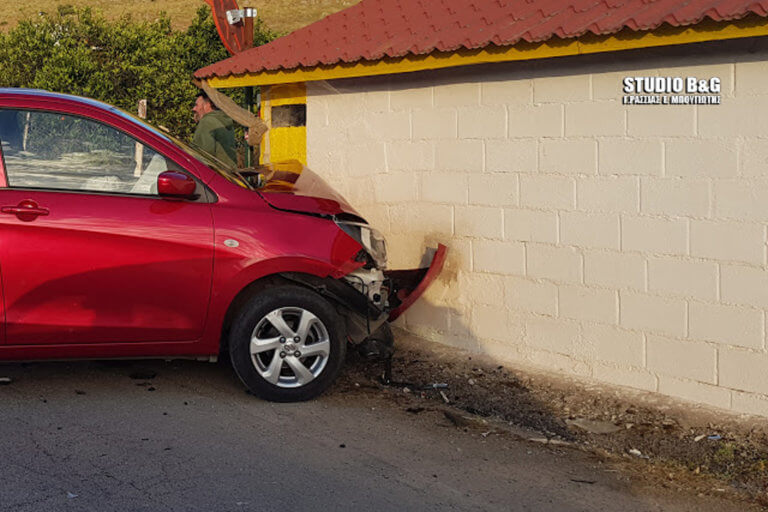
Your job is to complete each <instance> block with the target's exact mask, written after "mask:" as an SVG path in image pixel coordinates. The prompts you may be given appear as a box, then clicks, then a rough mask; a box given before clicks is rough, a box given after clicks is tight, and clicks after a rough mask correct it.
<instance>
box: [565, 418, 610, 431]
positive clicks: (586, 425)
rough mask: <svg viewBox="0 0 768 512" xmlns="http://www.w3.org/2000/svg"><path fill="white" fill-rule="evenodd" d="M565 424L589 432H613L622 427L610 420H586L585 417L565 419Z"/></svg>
mask: <svg viewBox="0 0 768 512" xmlns="http://www.w3.org/2000/svg"><path fill="white" fill-rule="evenodd" d="M565 423H566V424H567V425H572V426H574V427H578V428H580V429H581V430H584V431H585V432H589V433H590V434H613V433H614V432H618V431H619V430H621V429H622V428H621V427H619V426H617V425H615V424H613V423H611V422H610V421H599V420H588V419H586V418H577V419H575V420H565Z"/></svg>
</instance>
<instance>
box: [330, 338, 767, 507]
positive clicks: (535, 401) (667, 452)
mask: <svg viewBox="0 0 768 512" xmlns="http://www.w3.org/2000/svg"><path fill="white" fill-rule="evenodd" d="M403 338H404V337H403V336H398V351H397V353H396V355H395V358H394V365H393V368H394V373H393V380H394V381H395V382H393V384H392V385H390V386H389V387H385V386H382V385H381V384H380V382H379V381H378V375H374V374H377V371H376V370H374V369H373V368H372V365H371V363H367V362H364V361H362V360H360V359H359V358H358V357H355V356H354V355H352V356H350V358H349V361H348V367H347V368H348V370H347V372H346V375H345V376H344V377H343V378H342V379H341V382H340V383H339V385H340V387H341V388H342V389H343V388H347V389H351V388H354V387H357V388H360V387H361V386H362V387H364V388H373V389H378V390H381V391H383V392H385V393H386V394H388V395H389V396H390V397H391V398H392V399H393V400H396V401H397V402H398V404H399V405H401V406H402V407H403V408H404V409H405V410H406V411H407V412H409V413H412V414H419V413H421V411H422V410H425V409H426V410H430V409H443V410H449V411H450V410H453V411H457V410H458V411H463V413H460V414H458V415H457V414H456V412H449V413H447V414H445V417H446V418H447V419H448V420H449V421H450V422H451V423H453V424H454V425H455V426H457V427H458V428H464V429H466V430H476V431H478V432H479V431H481V430H485V431H486V432H490V433H494V432H498V426H499V425H504V426H507V427H509V428H511V429H512V430H514V429H523V431H522V433H520V432H521V431H520V430H517V431H516V432H518V433H517V434H516V435H517V436H519V437H527V439H529V440H531V441H533V442H540V443H544V444H552V445H559V446H571V447H573V448H577V449H582V450H588V451H590V452H592V453H594V454H595V455H596V456H599V457H603V458H605V459H606V460H610V461H611V462H612V463H613V464H615V465H616V466H617V468H619V469H620V470H621V471H623V472H628V473H632V474H633V475H634V478H635V479H640V480H643V481H644V482H645V484H646V485H654V486H661V487H664V488H672V489H675V488H677V489H680V490H683V489H684V490H685V491H686V492H694V493H699V494H703V495H712V496H723V495H728V496H729V498H731V499H740V500H747V501H749V502H752V503H753V504H759V505H762V506H768V421H764V420H762V419H756V418H746V417H744V418H739V417H735V416H728V415H724V414H722V413H718V412H717V411H715V410H712V409H706V408H698V407H694V406H690V405H687V404H683V403H681V402H677V401H674V400H671V399H667V398H665V397H659V396H658V395H653V394H648V393H639V392H632V391H630V390H623V389H619V388H610V387H607V386H599V385H593V384H588V383H585V382H584V381H578V380H571V379H567V378H560V377H558V376H556V375H550V374H544V373H536V372H534V371H525V370H519V369H511V368H508V367H506V366H503V365H498V364H496V363H495V362H494V361H493V360H491V359H490V358H486V357H484V356H477V355H472V354H469V353H466V352H463V351H460V350H457V349H453V348H449V347H442V346H439V345H436V344H431V343H426V342H423V341H421V342H420V341H418V340H414V339H413V338H408V337H405V339H403ZM419 343H421V345H419ZM425 343H426V344H425ZM453 408H455V409H453ZM467 413H468V414H467ZM526 432H527V433H526ZM598 432H600V433H598ZM486 435H487V434H486Z"/></svg>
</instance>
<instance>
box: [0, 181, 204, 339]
mask: <svg viewBox="0 0 768 512" xmlns="http://www.w3.org/2000/svg"><path fill="white" fill-rule="evenodd" d="M24 200H32V201H35V202H36V203H37V204H38V205H39V206H40V207H42V208H46V209H48V210H49V211H50V213H49V214H48V215H44V216H39V217H37V218H33V219H28V220H24V214H21V215H13V214H0V232H1V233H2V236H1V237H0V263H2V266H3V269H4V271H5V273H6V279H5V281H4V282H3V289H4V295H5V304H6V311H5V313H6V343H8V344H14V345H25V344H66V343H106V342H126V341H134V342H148V341H185V340H194V339H198V338H200V337H201V336H202V334H203V329H204V326H205V318H206V315H207V309H208V298H209V295H210V289H211V279H212V270H213V224H212V221H211V213H210V205H209V204H206V203H193V202H181V201H175V202H174V201H165V200H163V199H160V198H149V197H128V196H112V195H106V194H105V195H96V194H86V193H70V192H62V191H55V192H54V191H45V190H30V189H7V188H5V189H0V205H1V206H3V207H5V206H6V205H16V204H18V203H20V202H21V201H24Z"/></svg>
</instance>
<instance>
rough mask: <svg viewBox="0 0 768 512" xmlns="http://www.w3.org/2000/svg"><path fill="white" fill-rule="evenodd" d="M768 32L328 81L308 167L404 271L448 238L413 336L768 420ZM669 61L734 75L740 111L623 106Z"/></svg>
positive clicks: (319, 86) (410, 317)
mask: <svg viewBox="0 0 768 512" xmlns="http://www.w3.org/2000/svg"><path fill="white" fill-rule="evenodd" d="M749 44H753V46H749ZM766 46H768V45H766V44H765V43H763V46H762V47H759V48H757V49H756V48H755V47H754V43H748V42H737V43H730V44H724V45H721V46H717V45H715V46H714V51H712V52H703V51H701V50H700V49H695V48H692V49H690V50H687V51H686V50H685V49H674V50H670V51H666V50H656V51H653V52H651V51H649V52H648V54H647V55H643V54H642V52H635V53H634V56H632V57H631V58H629V59H620V58H617V57H616V56H615V55H613V56H611V55H608V56H602V57H594V58H587V57H578V58H574V59H563V60H550V61H546V62H542V63H533V64H524V63H512V64H499V65H494V66H483V67H478V68H473V69H464V70H452V71H442V72H431V73H419V74H415V75H400V76H392V77H383V78H371V79H358V80H346V81H334V82H327V83H326V82H323V83H310V84H308V118H307V124H308V128H307V133H308V141H307V142H308V158H309V165H310V167H313V168H315V169H316V170H318V171H319V172H320V173H321V174H322V175H323V176H324V177H325V178H326V179H327V180H328V181H330V182H332V183H333V184H334V186H336V187H337V188H339V189H340V190H341V191H342V193H343V194H344V195H345V196H347V198H348V199H349V200H350V201H351V202H352V203H353V204H354V205H356V206H358V207H359V209H360V211H361V212H362V213H363V214H364V215H365V216H366V217H367V218H368V219H369V221H370V222H371V223H372V224H373V225H374V226H377V227H378V228H379V229H381V230H382V231H383V232H384V233H385V234H386V235H387V237H388V242H389V248H390V260H391V267H393V268H397V267H413V266H416V265H418V263H419V262H420V258H421V253H422V250H423V248H424V246H425V245H434V244H435V243H436V242H438V241H439V242H443V243H445V244H446V245H448V246H449V247H450V250H451V255H450V258H449V262H448V266H447V268H446V271H445V273H444V275H443V276H442V278H441V280H440V281H439V282H437V283H436V284H435V285H434V286H433V287H432V288H431V289H430V290H429V292H428V293H427V294H426V296H425V299H423V300H422V301H420V302H419V303H418V304H416V305H415V306H414V307H413V309H412V310H410V311H409V312H408V313H407V315H406V316H405V319H404V321H402V322H401V325H402V326H403V327H405V328H407V329H408V330H410V331H413V332H414V333H416V334H418V335H421V336H424V337H427V338H429V339H432V340H435V341H438V342H441V343H446V344H452V345H456V346H461V347H464V348H469V349H471V350H475V351H480V352H484V353H489V354H492V355H494V356H496V357H498V358H499V359H500V360H505V361H510V362H515V363H518V364H531V365H536V366H541V367H546V368H548V369H551V370H554V371H559V372H566V373H570V374H576V375H581V376H586V377H591V378H594V379H597V380H600V381H604V382H608V383H614V384H619V385H623V386H630V387H633V388H639V389H644V390H650V391H656V392H659V393H663V394H667V395H672V396H676V397H680V398H684V399H688V400H692V401H696V402H700V403H705V404H709V405H713V406H716V407H721V408H724V409H731V410H734V411H738V412H747V413H754V414H762V415H768V345H767V344H766V311H767V310H768V251H767V250H766V242H767V241H768V238H767V237H768V81H767V80H766V78H768V49H766V48H765V47H766ZM657 75H658V76H682V77H686V76H697V77H701V78H709V77H712V76H717V77H719V78H720V79H721V80H722V84H723V85H722V93H721V94H722V96H723V100H722V105H719V106H711V105H707V106H671V105H670V106H647V105H634V106H630V105H627V106H625V105H622V103H621V96H622V83H621V80H622V79H623V77H625V76H657Z"/></svg>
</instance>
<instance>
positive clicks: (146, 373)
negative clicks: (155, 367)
mask: <svg viewBox="0 0 768 512" xmlns="http://www.w3.org/2000/svg"><path fill="white" fill-rule="evenodd" d="M128 377H129V378H130V379H131V380H151V379H154V378H155V377H157V372H153V371H152V370H138V371H135V372H133V373H131V374H130V375H129V376H128Z"/></svg>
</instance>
